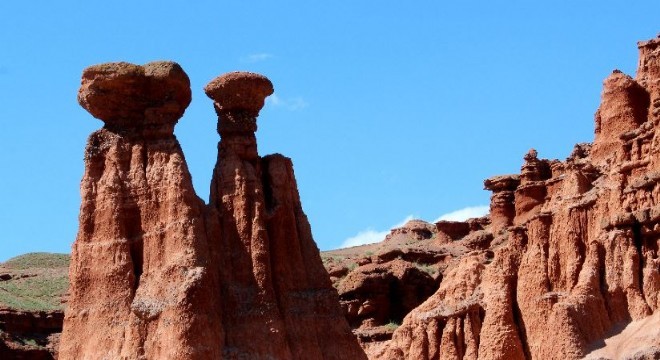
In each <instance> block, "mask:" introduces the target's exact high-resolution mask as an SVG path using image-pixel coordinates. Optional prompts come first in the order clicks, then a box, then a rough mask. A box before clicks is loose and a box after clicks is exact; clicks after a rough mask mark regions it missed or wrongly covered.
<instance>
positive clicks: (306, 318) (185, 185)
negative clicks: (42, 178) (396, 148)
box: [60, 62, 365, 359]
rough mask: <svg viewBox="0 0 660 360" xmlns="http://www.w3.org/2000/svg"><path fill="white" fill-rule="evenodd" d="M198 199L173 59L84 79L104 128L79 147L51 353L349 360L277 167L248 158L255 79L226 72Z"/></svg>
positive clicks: (257, 103) (216, 95) (83, 95)
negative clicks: (76, 213)
mask: <svg viewBox="0 0 660 360" xmlns="http://www.w3.org/2000/svg"><path fill="white" fill-rule="evenodd" d="M205 90H206V93H207V94H208V95H209V97H211V98H212V99H213V100H214V105H215V109H216V112H217V113H218V117H219V122H218V131H219V133H220V135H221V141H220V143H219V145H218V163H217V165H216V167H215V170H214V173H213V182H212V186H211V196H210V204H208V205H206V204H205V203H204V202H203V201H202V200H201V199H200V198H199V197H198V196H197V195H196V194H195V191H194V189H193V186H192V181H191V177H190V174H189V172H188V169H187V166H186V162H185V159H184V156H183V153H182V151H181V148H180V146H179V143H178V141H177V140H176V137H175V136H174V133H173V131H174V126H175V125H176V123H177V121H178V120H179V118H180V117H181V116H182V115H183V113H184V111H185V109H186V107H187V106H188V104H189V103H190V100H191V92H190V83H189V80H188V77H187V75H186V74H185V73H184V72H183V70H182V69H181V67H180V66H179V65H177V64H175V63H172V62H155V63H149V64H146V65H144V66H139V65H133V64H128V63H111V64H103V65H97V66H92V67H90V68H87V69H86V70H85V71H84V72H83V78H82V85H81V88H80V91H79V94H78V100H79V102H80V104H81V105H82V106H83V107H84V108H85V109H86V110H88V111H89V112H90V113H91V114H92V115H93V116H95V117H97V118H99V119H100V120H102V121H103V122H104V127H103V129H101V130H99V131H96V132H94V133H93V134H92V135H91V136H90V138H89V140H88V144H87V148H86V150H85V174H84V177H83V180H82V184H81V195H82V205H81V210H80V227H79V231H78V236H77V238H76V241H75V243H74V245H73V252H72V259H71V267H70V281H71V287H70V296H69V304H68V308H67V310H66V312H65V320H64V329H63V332H62V336H61V345H60V359H120V358H127V359H220V358H224V359H361V358H365V355H364V353H363V351H362V350H361V348H360V347H359V346H358V343H357V341H356V340H355V338H354V337H353V336H352V334H351V332H350V328H349V327H348V324H347V323H346V320H345V319H344V317H343V315H342V313H341V309H340V307H339V303H338V299H337V293H336V290H335V289H334V288H333V287H332V286H331V283H330V281H329V279H328V277H327V274H326V273H325V270H324V269H323V266H322V263H321V259H320V256H319V252H318V249H317V248H316V245H315V243H314V241H313V239H312V236H311V231H310V226H309V223H308V222H307V219H306V217H305V215H304V213H303V211H302V207H301V204H300V199H299V197H298V192H297V186H296V182H295V178H294V173H293V166H292V163H291V161H290V159H288V158H285V157H283V156H281V155H271V156H267V157H263V158H262V157H260V156H259V155H258V153H257V145H256V139H255V135H254V131H255V130H256V118H257V116H258V114H259V111H260V109H261V107H262V106H263V104H264V99H265V98H266V97H267V96H268V95H270V94H272V92H273V87H272V84H271V83H270V81H269V80H268V79H266V78H265V77H263V76H260V75H256V74H251V73H239V72H237V73H229V74H225V75H223V76H221V77H219V78H217V79H215V80H213V81H212V82H211V83H209V85H207V87H206V89H205Z"/></svg>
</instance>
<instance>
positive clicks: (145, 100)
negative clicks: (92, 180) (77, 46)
mask: <svg viewBox="0 0 660 360" xmlns="http://www.w3.org/2000/svg"><path fill="white" fill-rule="evenodd" d="M190 100H191V91H190V80H189V79H188V75H186V73H185V72H184V71H183V69H181V66H179V64H177V63H175V62H171V61H157V62H152V63H148V64H146V65H143V66H141V65H135V64H130V63H126V62H117V63H106V64H99V65H93V66H90V67H88V68H86V69H85V70H84V71H83V74H82V81H81V85H80V89H79V90H78V102H79V103H80V105H81V106H82V107H83V108H85V109H86V110H87V111H89V113H90V114H92V116H94V117H95V118H98V119H101V120H103V122H105V123H106V126H108V127H110V128H120V129H122V128H123V129H126V128H138V127H142V126H144V125H150V126H154V125H155V126H157V125H159V124H162V125H170V126H168V128H172V129H173V125H174V124H175V123H176V122H177V120H178V119H179V118H180V117H181V116H183V113H184V111H185V109H186V108H187V107H188V105H189V104H190Z"/></svg>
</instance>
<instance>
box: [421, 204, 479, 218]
mask: <svg viewBox="0 0 660 360" xmlns="http://www.w3.org/2000/svg"><path fill="white" fill-rule="evenodd" d="M489 210H490V206H488V205H478V206H468V207H466V208H463V209H459V210H456V211H452V212H449V213H446V214H443V215H440V217H439V218H437V219H435V220H433V222H438V221H441V220H448V221H464V220H467V219H470V218H478V217H482V216H484V215H486V214H488V211H489Z"/></svg>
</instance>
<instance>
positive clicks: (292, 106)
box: [266, 94, 309, 111]
mask: <svg viewBox="0 0 660 360" xmlns="http://www.w3.org/2000/svg"><path fill="white" fill-rule="evenodd" d="M266 103H270V104H273V106H276V107H281V108H284V109H287V110H289V111H297V110H302V109H304V108H306V107H307V106H309V104H308V103H307V102H306V101H305V99H303V98H302V97H300V96H298V97H293V98H288V99H282V98H280V97H279V96H277V95H275V94H273V95H271V96H269V97H267V98H266Z"/></svg>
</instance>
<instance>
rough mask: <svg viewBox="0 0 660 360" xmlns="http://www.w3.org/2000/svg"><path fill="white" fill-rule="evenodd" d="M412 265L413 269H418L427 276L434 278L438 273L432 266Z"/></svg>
mask: <svg viewBox="0 0 660 360" xmlns="http://www.w3.org/2000/svg"><path fill="white" fill-rule="evenodd" d="M414 265H415V267H416V268H418V269H419V270H422V271H423V272H425V273H427V274H429V275H431V276H435V274H436V273H437V272H438V269H436V268H435V267H434V266H432V265H428V264H420V263H414Z"/></svg>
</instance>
